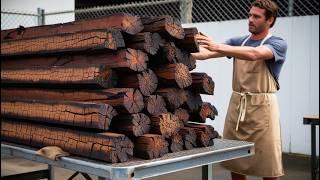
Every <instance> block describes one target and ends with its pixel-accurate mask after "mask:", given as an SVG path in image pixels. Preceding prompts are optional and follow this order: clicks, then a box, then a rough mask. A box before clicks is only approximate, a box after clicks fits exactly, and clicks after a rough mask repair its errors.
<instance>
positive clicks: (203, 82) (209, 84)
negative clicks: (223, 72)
mask: <svg viewBox="0 0 320 180" xmlns="http://www.w3.org/2000/svg"><path fill="white" fill-rule="evenodd" d="M191 77H192V84H191V86H189V87H188V89H190V90H191V91H192V92H194V93H200V94H209V95H213V93H214V81H213V80H212V78H211V77H210V76H208V74H206V73H199V72H193V73H191Z"/></svg>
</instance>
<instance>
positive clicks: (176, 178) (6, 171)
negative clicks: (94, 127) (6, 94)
mask: <svg viewBox="0 0 320 180" xmlns="http://www.w3.org/2000/svg"><path fill="white" fill-rule="evenodd" d="M283 163H284V167H285V173H286V175H285V176H283V177H282V178H281V179H282V180H308V179H310V174H309V167H310V166H309V164H310V163H309V159H308V158H307V157H302V156H297V155H287V154H286V155H284V157H283ZM45 168H47V165H45V164H40V163H35V162H32V161H28V160H25V159H21V158H16V157H9V156H1V176H6V175H11V174H17V173H23V172H29V171H34V170H41V169H45ZM73 173H74V171H70V170H66V169H62V168H55V179H57V180H66V179H68V177H70V176H71V175H72V174H73ZM90 176H91V175H90ZM91 177H92V178H93V179H98V178H97V177H95V176H91ZM213 178H214V179H215V180H228V179H230V176H229V172H228V171H226V170H225V169H223V168H221V167H220V166H219V165H218V164H217V165H214V166H213ZM74 179H75V180H85V178H84V177H82V176H81V175H78V176H76V177H75V178H74ZM198 179H199V180H201V168H194V169H189V170H184V171H180V172H176V173H170V174H167V175H162V176H158V177H154V178H148V180H198ZM258 179H259V178H257V177H250V178H249V180H258ZM318 179H319V177H318Z"/></svg>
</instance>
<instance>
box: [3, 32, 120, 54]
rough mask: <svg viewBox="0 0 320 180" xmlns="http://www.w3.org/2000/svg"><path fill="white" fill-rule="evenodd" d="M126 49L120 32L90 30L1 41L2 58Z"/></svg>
mask: <svg viewBox="0 0 320 180" xmlns="http://www.w3.org/2000/svg"><path fill="white" fill-rule="evenodd" d="M121 47H125V43H124V39H123V36H122V34H121V32H120V31H117V30H114V29H105V30H90V31H83V32H76V33H67V34H59V35H51V36H46V37H35V38H27V39H19V40H3V41H1V56H4V57H6V56H21V55H32V56H38V55H44V54H60V53H64V52H78V51H88V50H117V49H118V48H121Z"/></svg>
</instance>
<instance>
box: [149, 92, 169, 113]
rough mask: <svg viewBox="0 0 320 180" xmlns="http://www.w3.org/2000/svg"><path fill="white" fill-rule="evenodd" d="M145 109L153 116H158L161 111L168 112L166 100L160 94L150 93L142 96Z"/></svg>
mask: <svg viewBox="0 0 320 180" xmlns="http://www.w3.org/2000/svg"><path fill="white" fill-rule="evenodd" d="M144 102H145V110H146V111H147V112H148V113H149V114H150V115H153V116H158V115H160V114H162V113H166V112H168V110H167V108H166V102H165V101H164V99H163V97H162V96H160V95H150V96H148V97H145V98H144Z"/></svg>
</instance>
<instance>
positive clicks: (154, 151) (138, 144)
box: [133, 134, 169, 159]
mask: <svg viewBox="0 0 320 180" xmlns="http://www.w3.org/2000/svg"><path fill="white" fill-rule="evenodd" d="M168 145H169V144H168V142H167V141H166V140H165V139H164V137H163V136H161V135H157V134H144V135H142V136H139V137H137V138H135V139H134V149H133V151H134V153H133V154H134V156H136V157H140V158H143V159H153V158H159V157H162V156H163V155H165V154H167V153H168V152H169V149H168Z"/></svg>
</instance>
